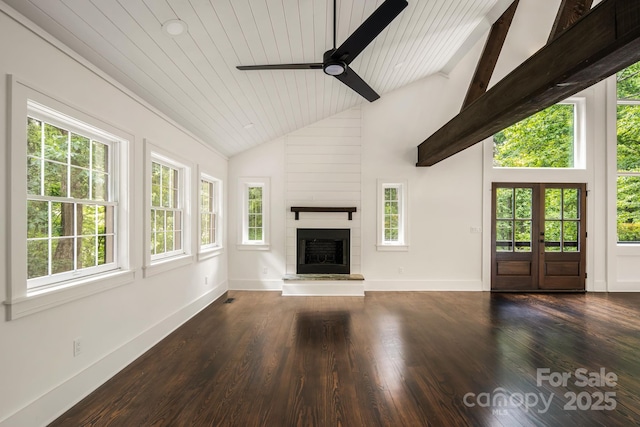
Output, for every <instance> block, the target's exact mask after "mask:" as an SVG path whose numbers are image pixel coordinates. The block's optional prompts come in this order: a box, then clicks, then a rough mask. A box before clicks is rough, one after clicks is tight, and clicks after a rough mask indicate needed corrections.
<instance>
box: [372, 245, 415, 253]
mask: <svg viewBox="0 0 640 427" xmlns="http://www.w3.org/2000/svg"><path fill="white" fill-rule="evenodd" d="M376 247H377V249H378V251H380V252H409V245H381V244H378V245H376Z"/></svg>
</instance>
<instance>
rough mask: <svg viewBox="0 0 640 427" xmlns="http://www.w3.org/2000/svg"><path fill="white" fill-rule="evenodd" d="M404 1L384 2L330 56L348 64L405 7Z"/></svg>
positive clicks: (388, 0)
mask: <svg viewBox="0 0 640 427" xmlns="http://www.w3.org/2000/svg"><path fill="white" fill-rule="evenodd" d="M407 5H408V3H407V1H406V0H386V1H385V2H384V3H382V4H381V5H380V7H379V8H377V9H376V10H375V11H374V12H373V13H372V14H371V16H369V17H368V18H367V19H366V20H365V21H364V22H363V23H362V24H361V25H360V26H359V27H358V28H357V29H356V30H355V31H354V32H353V34H351V35H350V36H349V38H347V40H345V41H344V43H342V44H341V45H340V47H338V48H337V49H336V50H335V52H333V54H332V55H331V58H332V59H334V60H336V61H343V62H345V63H347V64H350V63H351V61H353V60H354V59H356V57H357V56H358V55H359V54H360V52H362V51H363V50H364V49H365V48H366V47H367V46H368V45H369V43H371V42H372V41H373V39H375V38H376V37H377V36H378V34H380V33H381V32H382V30H384V29H385V28H386V27H387V26H388V25H389V24H390V23H391V21H393V20H394V19H395V18H396V16H398V15H399V14H400V12H402V10H403V9H404V8H405V7H407Z"/></svg>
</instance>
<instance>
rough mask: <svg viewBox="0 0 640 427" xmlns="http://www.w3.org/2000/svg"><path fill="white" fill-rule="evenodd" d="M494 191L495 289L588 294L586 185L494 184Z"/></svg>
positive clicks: (492, 265)
mask: <svg viewBox="0 0 640 427" xmlns="http://www.w3.org/2000/svg"><path fill="white" fill-rule="evenodd" d="M491 193H492V219H491V222H492V227H491V242H492V243H491V290H496V291H581V290H582V291H583V290H585V278H586V269H585V260H586V257H585V255H586V248H585V246H586V237H587V234H586V218H585V213H586V185H585V184H522V183H517V184H516V183H494V184H493V188H492V192H491Z"/></svg>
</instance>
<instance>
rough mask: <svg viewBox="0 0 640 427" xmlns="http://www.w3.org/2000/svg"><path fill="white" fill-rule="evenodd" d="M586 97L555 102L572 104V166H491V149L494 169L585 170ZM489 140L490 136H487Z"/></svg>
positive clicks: (575, 97)
mask: <svg viewBox="0 0 640 427" xmlns="http://www.w3.org/2000/svg"><path fill="white" fill-rule="evenodd" d="M586 102H587V101H586V98H585V97H582V96H579V97H578V96H574V97H570V98H567V99H565V100H564V101H562V102H558V103H557V104H565V105H567V104H571V105H574V109H573V124H574V129H573V131H574V145H573V167H568V168H531V167H522V168H518V167H504V166H493V150H492V154H491V163H490V165H492V168H493V169H494V170H504V171H509V170H524V171H526V170H533V171H535V170H540V171H563V170H569V171H571V170H586V169H587V132H586V127H587V107H586ZM488 139H489V140H490V141H492V140H493V138H492V137H490V138H488Z"/></svg>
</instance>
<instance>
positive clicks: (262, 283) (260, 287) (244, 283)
mask: <svg viewBox="0 0 640 427" xmlns="http://www.w3.org/2000/svg"><path fill="white" fill-rule="evenodd" d="M283 283H284V282H283V280H276V279H269V280H242V279H229V290H230V291H281V290H282V284H283Z"/></svg>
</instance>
